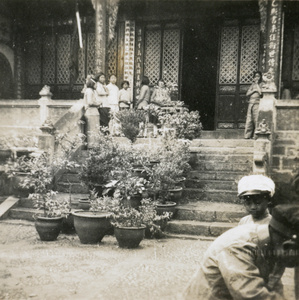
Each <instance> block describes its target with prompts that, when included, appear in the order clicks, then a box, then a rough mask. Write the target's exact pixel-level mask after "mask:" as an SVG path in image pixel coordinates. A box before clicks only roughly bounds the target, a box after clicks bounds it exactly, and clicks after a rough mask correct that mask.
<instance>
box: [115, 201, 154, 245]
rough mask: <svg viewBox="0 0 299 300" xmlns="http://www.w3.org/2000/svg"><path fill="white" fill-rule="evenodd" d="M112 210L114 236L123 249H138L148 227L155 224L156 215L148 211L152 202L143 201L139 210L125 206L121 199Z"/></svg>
mask: <svg viewBox="0 0 299 300" xmlns="http://www.w3.org/2000/svg"><path fill="white" fill-rule="evenodd" d="M116 201H117V202H116V205H115V206H114V207H111V208H110V211H111V213H112V218H111V223H112V225H113V226H114V234H115V237H116V239H117V242H118V244H119V247H121V248H137V247H138V246H139V244H140V242H141V241H142V240H143V238H144V236H145V229H146V227H147V225H149V224H151V223H152V222H153V219H154V216H155V214H153V212H152V210H150V209H148V207H149V205H151V204H150V203H151V201H150V200H142V201H141V206H140V207H139V209H138V210H137V209H135V208H132V207H127V206H124V205H123V203H122V200H121V199H117V200H116Z"/></svg>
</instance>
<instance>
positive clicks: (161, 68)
mask: <svg viewBox="0 0 299 300" xmlns="http://www.w3.org/2000/svg"><path fill="white" fill-rule="evenodd" d="M180 35H181V33H180V29H179V28H178V27H176V25H174V24H168V25H166V26H160V25H154V26H147V27H146V31H145V49H144V75H146V76H148V77H149V80H150V83H151V84H157V81H158V80H159V78H163V79H164V80H165V82H166V83H176V84H178V80H179V65H180V63H179V62H180Z"/></svg>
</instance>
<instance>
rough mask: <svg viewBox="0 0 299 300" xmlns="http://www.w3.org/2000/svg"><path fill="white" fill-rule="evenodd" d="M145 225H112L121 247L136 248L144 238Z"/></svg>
mask: <svg viewBox="0 0 299 300" xmlns="http://www.w3.org/2000/svg"><path fill="white" fill-rule="evenodd" d="M145 228H146V227H145V226H142V227H118V226H115V227H114V234H115V237H116V240H117V242H118V245H119V247H121V248H137V247H138V246H139V244H140V242H141V241H142V240H143V238H144V233H145Z"/></svg>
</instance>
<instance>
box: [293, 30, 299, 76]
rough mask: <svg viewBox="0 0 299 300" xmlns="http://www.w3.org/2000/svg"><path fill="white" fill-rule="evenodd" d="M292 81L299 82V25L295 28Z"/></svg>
mask: <svg viewBox="0 0 299 300" xmlns="http://www.w3.org/2000/svg"><path fill="white" fill-rule="evenodd" d="M292 79H293V80H299V25H297V26H296V27H295V32H294V48H293V71H292Z"/></svg>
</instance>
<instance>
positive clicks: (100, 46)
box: [93, 0, 106, 73]
mask: <svg viewBox="0 0 299 300" xmlns="http://www.w3.org/2000/svg"><path fill="white" fill-rule="evenodd" d="M93 4H94V8H95V11H96V13H95V73H98V72H104V73H105V57H106V1H103V0H94V1H93Z"/></svg>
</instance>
